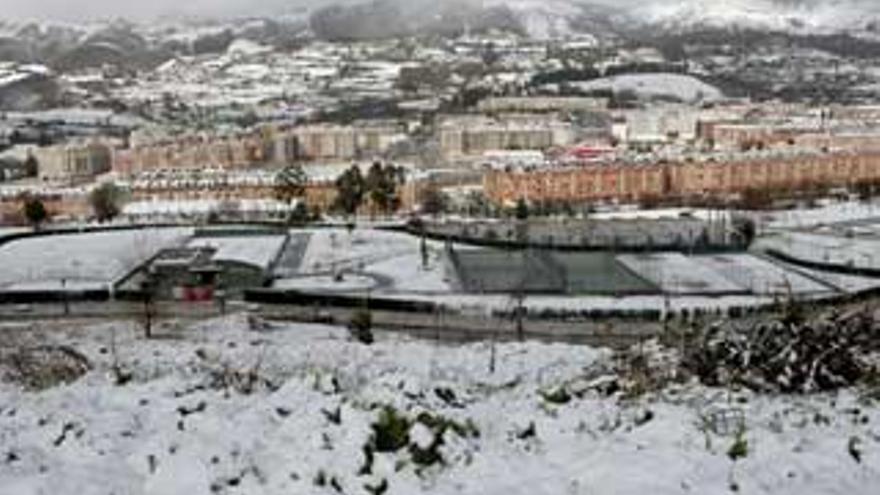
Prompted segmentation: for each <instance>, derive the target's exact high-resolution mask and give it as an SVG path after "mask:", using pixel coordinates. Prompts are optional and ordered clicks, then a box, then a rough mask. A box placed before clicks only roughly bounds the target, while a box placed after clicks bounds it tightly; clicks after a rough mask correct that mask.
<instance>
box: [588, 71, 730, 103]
mask: <svg viewBox="0 0 880 495" xmlns="http://www.w3.org/2000/svg"><path fill="white" fill-rule="evenodd" d="M572 85H573V86H576V87H577V88H578V89H580V90H582V91H598V90H611V91H614V92H615V93H620V92H622V91H633V92H635V93H636V94H638V95H642V96H667V97H669V96H671V97H675V98H677V99H679V100H681V101H685V102H690V101H714V100H719V99H721V98H723V97H724V95H723V94H722V93H721V91H720V90H719V89H718V88H716V87H714V86H710V85H708V84H706V83H704V82H703V81H700V80H699V79H697V78H695V77H693V76H688V75H683V74H666V73H657V74H626V75H622V76H612V77H606V78H601V79H595V80H593V81H588V82H576V83H572Z"/></svg>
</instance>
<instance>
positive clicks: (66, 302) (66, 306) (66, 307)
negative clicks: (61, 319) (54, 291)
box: [61, 277, 70, 316]
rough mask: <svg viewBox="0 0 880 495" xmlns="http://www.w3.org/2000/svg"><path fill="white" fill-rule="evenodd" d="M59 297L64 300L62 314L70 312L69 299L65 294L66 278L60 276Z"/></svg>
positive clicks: (65, 314)
mask: <svg viewBox="0 0 880 495" xmlns="http://www.w3.org/2000/svg"><path fill="white" fill-rule="evenodd" d="M61 297H62V299H63V301H64V316H67V315H69V314H70V299H69V298H68V296H67V278H65V277H61Z"/></svg>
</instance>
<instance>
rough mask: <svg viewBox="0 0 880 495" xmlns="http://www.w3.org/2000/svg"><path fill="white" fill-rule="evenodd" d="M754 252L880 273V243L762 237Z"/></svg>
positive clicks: (795, 235) (801, 234)
mask: <svg viewBox="0 0 880 495" xmlns="http://www.w3.org/2000/svg"><path fill="white" fill-rule="evenodd" d="M754 248H755V249H759V250H775V251H779V252H782V253H785V254H787V255H788V256H791V257H792V258H795V259H798V260H801V261H810V262H814V263H823V264H828V265H837V266H850V267H855V268H871V269H880V239H876V238H874V239H870V238H868V239H863V238H848V237H841V236H834V235H824V234H810V233H804V232H786V233H782V234H777V235H769V236H765V237H762V238H760V239H758V241H756V243H755V245H754Z"/></svg>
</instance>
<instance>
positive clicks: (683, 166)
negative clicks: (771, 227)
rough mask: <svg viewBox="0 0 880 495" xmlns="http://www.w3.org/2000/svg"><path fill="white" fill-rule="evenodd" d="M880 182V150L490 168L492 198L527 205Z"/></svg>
mask: <svg viewBox="0 0 880 495" xmlns="http://www.w3.org/2000/svg"><path fill="white" fill-rule="evenodd" d="M878 182H880V152H861V153H857V152H838V153H800V154H786V155H777V156H765V157H751V158H750V157H745V156H732V157H730V158H729V159H726V160H723V161H703V162H693V161H691V162H688V161H670V162H655V163H647V164H632V163H604V164H594V165H589V166H584V167H566V168H547V169H538V170H531V171H526V170H520V171H503V170H492V171H489V172H487V173H486V174H485V175H484V177H483V187H484V193H485V195H486V197H487V198H488V199H489V200H490V201H492V202H494V203H495V204H498V205H510V204H513V203H515V202H517V201H518V200H520V199H524V200H526V201H529V202H538V203H539V202H553V201H556V202H572V203H587V202H598V201H620V202H631V201H632V202H636V201H645V200H652V199H664V200H669V199H678V198H697V197H714V198H723V197H729V196H731V195H738V194H743V193H746V192H747V191H768V192H774V191H803V190H808V189H811V188H816V187H822V188H828V187H851V186H855V185H858V184H865V183H872V184H873V183H878Z"/></svg>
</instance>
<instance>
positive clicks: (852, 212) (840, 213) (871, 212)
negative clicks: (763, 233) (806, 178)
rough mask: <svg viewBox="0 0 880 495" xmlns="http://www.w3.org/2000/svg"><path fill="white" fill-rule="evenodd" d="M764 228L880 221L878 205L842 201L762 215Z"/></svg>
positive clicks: (879, 205)
mask: <svg viewBox="0 0 880 495" xmlns="http://www.w3.org/2000/svg"><path fill="white" fill-rule="evenodd" d="M760 217H761V220H762V221H763V223H764V226H765V227H766V228H771V229H794V228H806V227H815V226H818V225H828V224H833V223H839V222H850V221H857V220H870V219H874V220H880V204H878V203H877V202H876V201H872V202H864V201H843V202H835V203H826V204H824V205H821V206H819V207H817V208H810V209H800V210H784V211H778V212H771V213H762V214H761V215H760Z"/></svg>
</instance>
